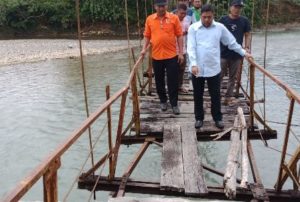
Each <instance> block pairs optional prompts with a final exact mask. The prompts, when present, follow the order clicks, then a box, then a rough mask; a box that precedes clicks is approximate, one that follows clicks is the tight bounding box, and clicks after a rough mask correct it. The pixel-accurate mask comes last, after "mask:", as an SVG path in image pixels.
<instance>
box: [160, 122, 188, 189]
mask: <svg viewBox="0 0 300 202" xmlns="http://www.w3.org/2000/svg"><path fill="white" fill-rule="evenodd" d="M160 186H161V189H163V190H174V191H179V192H182V191H184V179H183V162H182V147H181V131H180V126H179V125H165V126H164V141H163V153H162V160H161V178H160Z"/></svg>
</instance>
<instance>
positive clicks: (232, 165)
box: [223, 116, 241, 199]
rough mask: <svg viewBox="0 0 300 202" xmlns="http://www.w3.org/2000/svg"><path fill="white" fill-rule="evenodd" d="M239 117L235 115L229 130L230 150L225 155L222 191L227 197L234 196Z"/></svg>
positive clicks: (238, 142)
mask: <svg viewBox="0 0 300 202" xmlns="http://www.w3.org/2000/svg"><path fill="white" fill-rule="evenodd" d="M239 124H240V123H239V118H238V116H236V118H235V121H234V129H233V130H232V131H231V137H230V139H231V143H230V150H229V153H228V157H227V166H226V171H225V175H224V180H223V184H224V192H225V194H226V196H227V197H228V198H229V199H235V198H236V172H237V167H238V164H239V162H238V157H239V151H240V146H241V145H240V144H241V142H240V130H239V129H238V127H239Z"/></svg>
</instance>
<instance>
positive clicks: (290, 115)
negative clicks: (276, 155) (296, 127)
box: [276, 98, 295, 192]
mask: <svg viewBox="0 0 300 202" xmlns="http://www.w3.org/2000/svg"><path fill="white" fill-rule="evenodd" d="M294 105H295V99H294V98H291V102H290V109H289V116H288V120H287V125H286V131H285V138H284V142H283V147H282V153H281V161H280V166H279V174H278V179H277V184H276V191H278V192H280V191H281V188H282V186H283V183H282V180H281V177H282V171H283V165H284V161H285V155H286V150H287V145H288V141H289V135H290V129H291V123H292V117H293V112H294Z"/></svg>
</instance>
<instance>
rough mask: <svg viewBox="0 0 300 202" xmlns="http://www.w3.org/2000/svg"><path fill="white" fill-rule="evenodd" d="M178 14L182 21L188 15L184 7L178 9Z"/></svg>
mask: <svg viewBox="0 0 300 202" xmlns="http://www.w3.org/2000/svg"><path fill="white" fill-rule="evenodd" d="M177 15H178V18H179V20H180V21H182V20H183V19H184V17H185V16H186V11H185V10H183V9H178V10H177Z"/></svg>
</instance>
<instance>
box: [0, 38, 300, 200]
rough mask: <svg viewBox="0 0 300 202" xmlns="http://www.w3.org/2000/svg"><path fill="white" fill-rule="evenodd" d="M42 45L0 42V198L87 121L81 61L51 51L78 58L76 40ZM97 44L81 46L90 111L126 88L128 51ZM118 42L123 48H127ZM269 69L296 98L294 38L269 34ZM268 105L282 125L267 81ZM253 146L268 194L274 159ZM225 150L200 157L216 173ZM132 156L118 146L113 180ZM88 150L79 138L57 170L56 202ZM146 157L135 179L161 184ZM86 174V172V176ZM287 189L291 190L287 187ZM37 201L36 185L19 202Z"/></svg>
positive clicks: (81, 195) (155, 153)
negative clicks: (108, 95) (84, 52)
mask: <svg viewBox="0 0 300 202" xmlns="http://www.w3.org/2000/svg"><path fill="white" fill-rule="evenodd" d="M45 41H46V42H47V43H49V44H51V47H52V48H54V50H52V49H51V50H48V49H47V48H48V46H42V45H38V44H39V43H40V44H44V42H45ZM45 41H43V40H32V41H30V42H29V45H28V44H27V45H26V46H25V44H26V43H28V41H26V40H24V41H20V40H15V41H14V40H10V41H9V42H8V41H0V53H1V54H2V60H0V65H1V66H0V82H1V86H0V111H1V115H0V123H1V127H0V143H1V146H0V159H1V166H0V179H1V180H0V198H1V197H3V196H4V195H5V194H6V193H7V192H8V191H9V190H11V189H12V188H13V187H14V186H15V185H16V184H17V183H18V182H19V181H20V180H22V179H23V178H24V177H25V176H26V175H27V174H28V173H29V172H30V171H31V170H32V169H33V168H34V167H36V166H37V165H38V164H39V163H40V162H41V161H42V160H43V159H44V158H45V157H46V156H47V155H48V154H49V153H50V152H51V151H53V150H54V149H55V148H56V147H57V146H58V145H59V144H60V143H61V142H62V141H63V140H65V139H66V138H67V137H68V136H69V135H70V133H71V132H72V131H73V130H74V129H76V128H78V126H79V124H80V123H82V122H83V120H84V119H85V117H86V112H85V107H84V96H83V86H82V80H81V70H80V61H79V59H78V58H74V57H73V56H77V55H78V53H76V54H77V55H76V54H75V53H73V52H72V53H68V54H65V55H64V56H63V57H64V58H60V59H55V58H57V57H59V55H61V54H62V53H66V52H65V50H60V49H59V50H55V47H56V46H58V47H61V46H62V45H61V44H64V48H65V46H68V49H72V51H73V49H76V50H77V51H78V49H77V46H76V45H74V44H76V41H72V40H45ZM101 43H102V42H99V41H93V42H87V43H85V44H88V45H86V47H88V48H90V54H92V55H87V56H86V57H85V58H84V62H85V69H86V80H87V89H88V98H89V107H90V111H91V112H93V111H94V110H95V109H96V108H97V107H98V106H99V105H101V103H103V102H104V101H105V86H106V85H107V84H109V85H110V87H111V92H112V93H114V92H116V91H117V90H118V89H119V88H120V87H121V86H122V85H124V84H125V82H126V80H127V78H128V74H129V71H128V61H127V58H128V52H127V51H125V50H123V51H119V52H108V53H105V54H103V53H102V54H101V52H98V51H99V50H98V49H99V47H100V46H101ZM120 43H122V44H123V46H126V43H127V42H126V41H123V42H120ZM3 44H5V45H3ZM12 44H20V45H19V46H17V45H15V46H14V45H12ZM30 44H31V45H30ZM53 44H54V45H53ZM102 45H103V44H102ZM103 46H105V45H103ZM106 46H108V45H107V44H106ZM109 47H120V45H119V44H118V42H117V43H113V45H109ZM263 48H264V35H263V34H255V35H254V38H253V55H254V58H255V60H256V61H257V62H258V63H259V64H263ZM20 49H21V50H20ZM45 49H46V50H48V51H45ZM93 50H94V52H93ZM53 51H54V52H53ZM59 51H61V52H59ZM16 52H21V53H16ZM87 52H89V50H87ZM27 53H30V54H31V56H30V57H28V58H26V56H27ZM59 53H61V54H59ZM14 54H16V55H14ZM95 54H97V55H95ZM5 57H6V58H5ZM20 57H21V58H20ZM1 61H2V63H1ZM267 69H268V70H270V71H271V72H272V73H273V74H274V75H276V76H278V77H279V78H280V79H281V80H283V81H285V82H286V83H287V84H288V85H290V86H291V87H292V88H294V89H295V90H296V91H298V92H300V33H299V32H279V33H272V34H270V35H269V37H268V48H267ZM257 76H258V78H257V96H258V99H260V98H262V95H263V94H262V77H261V75H260V74H257ZM244 82H246V81H245V80H244ZM112 93H111V94H112ZM266 100H267V102H268V104H267V107H266V112H267V120H270V121H278V122H286V119H287V118H286V115H287V110H288V103H289V100H288V99H287V98H286V96H285V94H284V93H283V92H282V91H281V90H280V88H278V87H276V86H275V84H274V83H273V82H271V81H270V80H268V79H267V80H266ZM274 106H275V107H274ZM118 107H119V105H118V103H117V104H114V105H113V112H114V113H113V115H114V117H115V118H114V120H115V121H114V123H113V126H114V127H116V125H117V124H116V117H117V114H118V113H117V112H118V111H117V110H118ZM257 109H258V108H257ZM258 110H259V109H258ZM129 111H130V106H129V110H128V112H129ZM104 118H105V116H104ZM104 118H102V119H101V120H100V121H99V122H97V123H96V124H95V127H93V130H92V134H93V137H94V139H95V137H96V136H98V134H99V133H100V130H101V128H102V127H103V125H104V124H105V121H104V120H105V119H104ZM126 119H127V121H128V120H129V119H130V114H129V113H126ZM299 123H300V113H299V104H296V106H295V114H294V117H293V124H298V125H299ZM270 125H271V126H272V127H274V128H276V129H277V130H278V139H276V140H270V141H268V143H269V145H270V146H272V147H274V148H277V149H279V150H281V147H282V142H283V134H284V127H283V125H279V124H275V123H270ZM293 132H295V134H296V135H298V136H297V137H298V138H299V139H300V127H293ZM290 140H291V141H290V144H289V146H290V147H289V151H288V152H289V153H292V152H293V151H294V150H295V148H296V147H297V146H299V142H298V141H297V140H296V138H294V137H293V135H291V138H290ZM101 141H102V142H103V141H104V142H105V141H106V137H102V139H101ZM99 145H100V144H99ZM102 145H103V144H102ZM253 145H254V150H255V152H254V153H255V157H256V159H257V164H258V167H259V170H260V174H261V176H262V179H263V183H264V184H265V186H266V187H273V185H274V183H275V182H276V177H277V175H278V165H279V161H280V153H278V152H276V151H274V150H271V149H269V148H266V147H265V146H264V145H263V142H262V141H259V140H258V141H253ZM99 147H100V146H99ZM228 148H229V143H228V142H211V143H199V149H200V151H201V153H204V152H205V154H204V155H203V159H202V160H203V161H204V162H205V163H207V164H209V165H211V166H214V167H216V168H218V169H220V170H224V168H225V165H226V156H227V153H228ZM105 149H106V148H105V147H104V148H103V147H102V146H101V148H98V149H97V152H96V154H95V155H96V157H98V158H99V156H100V155H101V154H103V151H104V150H105ZM137 149H138V146H137V145H134V146H130V147H127V146H122V147H121V154H120V155H119V157H120V160H119V161H118V164H119V166H120V169H118V170H117V174H119V175H120V174H121V173H122V172H123V171H124V169H125V166H126V165H127V163H128V161H129V160H130V159H132V158H133V154H134V152H135V151H137ZM88 150H89V148H88V138H87V135H85V136H83V137H82V138H80V139H79V141H78V143H76V144H75V145H74V146H73V147H71V150H70V151H68V152H67V153H66V155H65V156H64V157H63V158H62V167H61V169H60V170H59V187H60V189H59V199H60V200H62V199H63V197H64V196H65V194H66V193H67V192H68V190H69V189H70V187H71V184H72V182H73V180H74V177H76V175H77V174H78V173H79V171H80V166H81V165H82V163H83V161H84V160H85V158H86V156H87V152H88ZM149 151H150V152H149ZM149 151H148V152H147V153H146V155H145V156H144V157H143V159H142V160H141V162H140V163H139V165H138V166H137V168H136V170H135V172H134V173H133V175H132V177H133V178H136V179H145V178H146V177H147V178H151V180H153V181H158V180H159V179H160V149H159V148H157V147H155V146H151V147H150V150H149ZM98 158H97V159H98ZM88 164H90V163H88ZM87 168H88V166H86V167H85V170H86V169H87ZM106 173H107V172H106ZM206 179H207V181H208V182H209V184H214V185H215V184H220V183H221V182H222V178H220V177H218V176H215V175H211V174H208V173H206ZM289 187H290V184H288V185H287V186H286V187H285V188H289ZM89 195H90V193H89V192H87V191H84V190H77V188H76V185H75V187H74V188H73V189H72V191H71V194H70V196H69V198H68V199H67V201H86V199H87V198H88V197H89ZM129 195H130V194H129ZM107 197H108V193H97V201H105V200H106V199H107ZM42 198H43V197H42V184H41V182H39V183H38V184H37V185H36V186H34V188H33V189H32V190H31V191H30V192H29V193H28V194H27V195H26V196H25V197H24V201H42Z"/></svg>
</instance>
